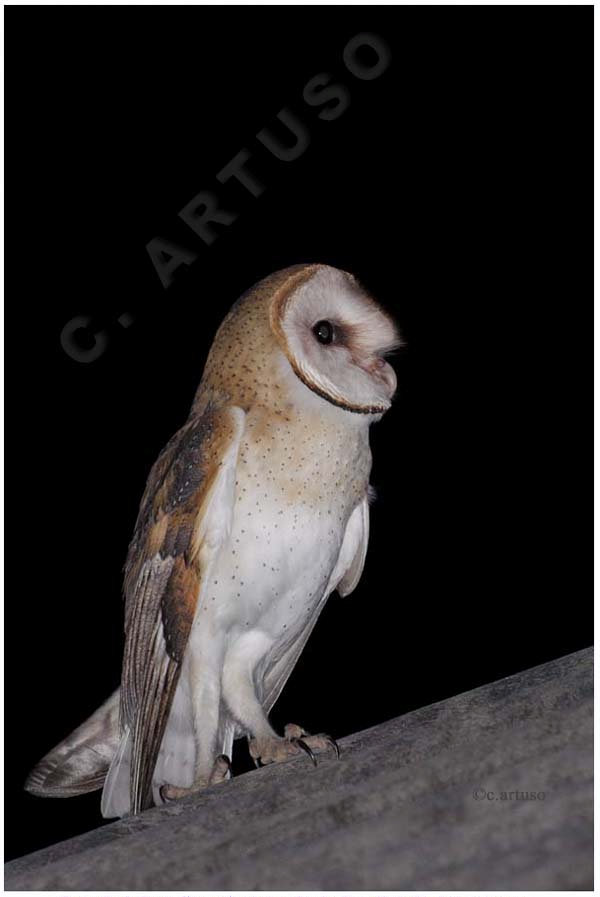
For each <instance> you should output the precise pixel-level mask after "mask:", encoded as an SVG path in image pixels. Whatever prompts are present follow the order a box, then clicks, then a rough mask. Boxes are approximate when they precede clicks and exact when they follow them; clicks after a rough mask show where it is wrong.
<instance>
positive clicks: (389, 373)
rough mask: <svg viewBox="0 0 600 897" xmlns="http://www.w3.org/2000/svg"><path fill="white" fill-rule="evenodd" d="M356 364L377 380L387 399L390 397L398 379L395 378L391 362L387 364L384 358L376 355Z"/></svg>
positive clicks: (394, 390)
mask: <svg viewBox="0 0 600 897" xmlns="http://www.w3.org/2000/svg"><path fill="white" fill-rule="evenodd" d="M357 364H358V366H359V367H361V368H362V369H363V371H366V373H367V374H368V375H369V376H370V377H373V378H374V379H375V380H378V381H379V382H380V383H381V384H382V386H383V388H384V391H385V395H386V396H387V397H388V399H391V398H392V397H393V395H394V393H395V392H396V387H397V385H398V381H397V379H396V372H395V370H394V368H393V367H392V366H391V364H388V363H387V361H386V360H385V358H380V357H379V356H377V357H376V358H370V359H369V360H368V361H366V362H361V361H358V362H357Z"/></svg>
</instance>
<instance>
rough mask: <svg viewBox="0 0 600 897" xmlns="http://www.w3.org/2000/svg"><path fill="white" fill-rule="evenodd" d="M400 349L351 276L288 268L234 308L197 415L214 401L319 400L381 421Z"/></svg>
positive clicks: (387, 322)
mask: <svg viewBox="0 0 600 897" xmlns="http://www.w3.org/2000/svg"><path fill="white" fill-rule="evenodd" d="M399 344H400V340H399V338H398V332H397V330H396V327H395V325H394V323H393V321H392V320H391V318H390V317H389V316H388V315H387V314H386V313H385V312H384V311H383V309H381V308H380V307H379V306H378V305H377V303H376V302H375V301H374V300H373V299H371V298H370V296H368V295H367V293H366V292H365V291H364V290H363V289H362V288H361V287H360V286H359V284H358V283H357V282H356V280H355V279H354V277H352V275H351V274H346V272H344V271H339V270H338V269H337V268H330V267H329V266H327V265H296V266H294V267H292V268H286V269H285V270H283V271H277V272H276V273H275V274H271V275H270V276H269V277H266V278H264V280H261V281H260V282H259V283H257V284H256V285H255V286H254V287H252V288H251V289H250V290H249V291H248V292H247V293H245V294H244V295H243V296H242V297H241V299H239V300H238V301H237V302H236V303H235V305H234V306H233V307H232V309H231V311H230V312H229V314H228V315H227V317H226V318H225V320H224V321H223V323H222V324H221V327H220V328H219V331H218V333H217V335H216V337H215V340H214V343H213V346H212V348H211V351H210V354H209V357H208V360H207V363H206V367H205V370H204V376H203V378H202V382H201V383H200V387H199V389H198V392H197V394H196V399H195V402H194V406H193V411H194V412H199V411H200V412H201V411H202V409H203V408H204V407H206V404H207V403H208V402H212V401H234V402H235V403H237V404H239V405H240V406H241V407H242V408H249V407H251V406H252V405H253V404H254V403H256V402H258V403H259V404H262V405H265V406H268V407H272V408H277V407H279V404H280V403H281V402H282V401H298V400H302V398H303V397H306V398H307V400H309V401H311V404H312V400H311V396H312V399H314V397H315V396H319V397H320V398H319V400H318V401H319V402H320V401H322V400H325V401H327V402H329V403H330V404H331V405H332V406H337V407H338V408H341V409H344V410H345V411H348V412H352V413H354V414H355V415H356V414H362V415H369V414H371V415H378V414H382V413H383V412H384V411H387V409H388V408H389V407H390V404H391V400H392V396H393V394H394V392H395V389H396V375H395V374H394V371H393V369H392V367H391V366H390V365H389V364H388V363H387V361H386V360H385V357H384V356H385V355H386V353H388V352H390V351H391V350H392V349H394V348H395V347H397V346H398V345H399ZM290 387H291V393H292V394H291V395H290Z"/></svg>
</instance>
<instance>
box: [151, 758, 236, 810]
mask: <svg viewBox="0 0 600 897" xmlns="http://www.w3.org/2000/svg"><path fill="white" fill-rule="evenodd" d="M230 771H231V760H230V759H229V757H228V756H227V755H226V754H219V756H218V757H217V759H216V760H215V762H214V766H213V768H212V772H211V774H210V775H209V777H208V779H199V780H198V781H197V782H195V783H194V784H193V785H192V786H191V788H180V787H179V785H166V784H165V785H161V788H160V796H161V797H162V799H163V800H164V801H170V800H179V798H180V797H185V796H186V795H188V794H193V793H194V792H195V791H200V790H201V789H202V788H208V786H209V785H218V784H219V783H220V782H225V781H226V780H227V779H228V778H229V773H230Z"/></svg>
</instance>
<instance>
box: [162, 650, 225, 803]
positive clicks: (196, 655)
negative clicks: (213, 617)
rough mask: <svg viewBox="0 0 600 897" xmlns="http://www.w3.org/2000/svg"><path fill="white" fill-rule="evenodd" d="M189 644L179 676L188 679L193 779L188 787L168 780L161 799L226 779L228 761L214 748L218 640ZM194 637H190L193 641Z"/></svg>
mask: <svg viewBox="0 0 600 897" xmlns="http://www.w3.org/2000/svg"><path fill="white" fill-rule="evenodd" d="M202 635H203V633H202V632H200V634H199V636H198V637H197V641H196V642H193V643H192V645H191V650H190V651H189V654H188V655H187V657H186V661H185V668H184V671H182V675H186V676H187V677H188V682H189V690H190V696H191V717H192V719H191V723H192V729H193V732H194V742H195V754H196V756H195V767H194V780H193V784H192V785H191V786H190V787H184V786H181V785H174V784H171V783H169V782H168V781H167V782H166V783H165V784H163V785H162V786H161V788H160V792H159V793H160V796H161V798H162V799H163V800H176V799H178V798H180V797H183V796H184V795H186V794H191V793H192V792H194V791H199V790H200V789H202V788H206V787H207V786H208V785H214V784H217V783H218V782H223V781H225V780H226V779H228V778H230V775H231V760H230V759H229V757H228V756H227V755H226V754H223V753H219V750H221V751H222V750H223V742H222V741H221V745H218V743H217V739H218V736H219V732H220V723H221V722H222V721H221V712H220V710H221V707H220V705H221V677H220V669H221V666H222V662H223V651H222V648H221V645H220V643H219V641H218V640H215V639H214V638H213V639H210V640H209V639H208V638H204V639H203V638H202ZM193 637H194V636H192V638H193Z"/></svg>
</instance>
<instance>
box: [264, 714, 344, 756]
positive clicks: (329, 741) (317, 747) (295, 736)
mask: <svg viewBox="0 0 600 897" xmlns="http://www.w3.org/2000/svg"><path fill="white" fill-rule="evenodd" d="M283 732H284V737H283V738H279V737H278V736H277V735H274V736H268V737H266V738H251V739H250V741H249V744H248V747H249V750H250V756H251V757H252V759H253V760H254V763H255V765H256V766H265V765H266V764H268V763H281V762H282V761H283V760H289V759H290V757H295V756H297V755H298V754H301V753H302V752H304V753H305V754H308V756H309V757H310V759H311V760H312V762H313V764H314V765H315V766H316V765H317V758H316V757H315V754H314V752H315V751H317V752H318V751H326V750H329V749H332V750H334V751H335V754H336V756H337V758H338V760H339V758H340V749H339V747H338V745H337V743H336V742H335V741H334V740H333V738H331V736H330V735H309V734H308V732H306V731H305V730H304V729H303V728H302V727H301V726H297V725H296V724H295V723H288V725H287V726H286V727H285V729H284V730H283Z"/></svg>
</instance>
